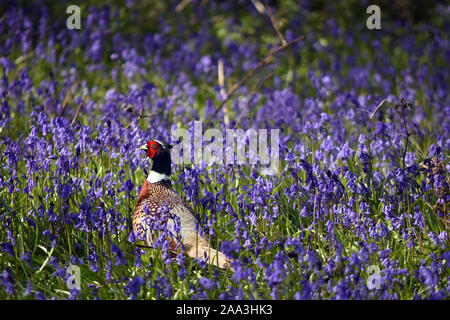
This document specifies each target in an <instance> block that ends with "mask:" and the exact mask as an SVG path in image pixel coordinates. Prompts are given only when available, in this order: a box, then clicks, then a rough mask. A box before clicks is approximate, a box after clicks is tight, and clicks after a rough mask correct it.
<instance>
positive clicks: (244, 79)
mask: <svg viewBox="0 0 450 320" xmlns="http://www.w3.org/2000/svg"><path fill="white" fill-rule="evenodd" d="M306 36H307V35H303V36H300V37H298V38H295V39H294V40H292V41H290V42H288V43H286V44H283V45H281V46H279V47H277V48H276V49H274V50H271V51H270V52H269V53H268V54H267V56H265V57H264V58H263V59H262V60H261V61H260V62H259V63H258V64H257V65H256V66H254V67H253V68H251V69H250V70H249V71H248V72H247V73H246V74H245V75H244V76H243V77H242V78H241V79H240V80H239V81H238V82H236V83H235V84H233V85H232V86H231V87H230V88H229V90H228V93H227V97H226V98H225V100H223V101H222V102H221V103H220V105H219V106H218V107H217V108H216V110H215V111H214V112H213V114H212V115H211V116H209V118H208V119H207V122H208V123H209V122H210V121H211V120H212V118H214V117H215V116H216V115H217V113H218V112H219V111H220V110H221V109H222V107H223V106H224V105H225V103H227V102H228V100H230V98H231V97H232V96H233V94H234V93H235V92H236V90H237V89H239V88H240V87H241V86H243V85H244V84H245V83H246V82H247V81H248V80H249V79H250V78H251V77H252V75H253V74H254V73H255V72H256V71H258V70H259V69H260V68H261V67H263V66H265V65H268V64H270V63H271V62H272V59H273V57H274V56H275V55H276V54H277V53H279V52H280V51H283V50H284V49H286V48H288V47H290V46H292V45H293V44H295V43H297V42H299V41H301V40H303V39H305V38H306Z"/></svg>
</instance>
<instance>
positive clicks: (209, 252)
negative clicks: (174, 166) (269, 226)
mask: <svg viewBox="0 0 450 320" xmlns="http://www.w3.org/2000/svg"><path fill="white" fill-rule="evenodd" d="M141 149H143V150H146V151H147V155H148V156H149V157H150V158H151V159H152V160H153V167H152V171H151V172H150V175H149V177H148V178H147V179H146V180H145V182H144V184H143V186H142V188H141V191H140V193H139V197H138V200H137V203H136V207H135V209H134V212H133V231H134V233H135V235H136V237H137V238H138V239H141V240H145V241H146V242H147V244H148V245H149V246H153V241H154V239H155V233H154V230H151V224H149V223H148V221H147V219H149V218H151V216H154V215H158V216H159V214H160V209H161V208H163V207H165V208H167V209H168V210H169V212H170V214H173V215H175V216H177V217H178V218H179V222H180V232H179V234H180V238H181V242H182V244H183V246H184V252H185V253H186V254H187V255H188V256H190V257H191V258H199V257H204V256H205V254H206V256H207V257H208V260H207V262H208V263H210V264H214V265H218V266H219V267H221V268H227V267H229V266H230V264H229V260H228V259H227V258H226V256H225V255H224V254H223V253H222V252H220V251H218V250H215V249H213V248H211V246H210V244H209V241H208V240H207V239H205V238H204V237H202V236H200V235H199V233H198V231H197V230H196V228H195V226H196V223H197V218H196V214H195V212H194V210H193V209H192V208H191V207H190V206H189V204H188V203H186V201H184V200H183V198H181V197H180V196H179V195H178V194H177V193H176V191H175V190H174V189H173V187H172V184H171V182H170V180H169V179H168V178H169V176H170V161H171V159H170V153H169V150H168V149H169V148H166V146H165V145H164V144H163V143H161V142H160V141H157V140H151V141H149V142H148V143H147V145H145V146H142V147H141ZM155 170H156V171H155ZM149 180H150V181H149ZM173 225H174V221H173V219H168V220H167V227H168V228H170V229H173ZM171 231H172V230H171ZM172 232H173V231H172ZM170 243H171V246H172V249H173V250H174V249H175V247H176V246H177V245H178V244H179V241H178V240H177V239H174V238H171V239H170Z"/></svg>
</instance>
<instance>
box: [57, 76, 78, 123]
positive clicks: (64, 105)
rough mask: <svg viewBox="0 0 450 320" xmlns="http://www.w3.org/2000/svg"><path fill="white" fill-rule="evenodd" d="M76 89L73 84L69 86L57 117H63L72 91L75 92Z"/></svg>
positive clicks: (75, 85)
mask: <svg viewBox="0 0 450 320" xmlns="http://www.w3.org/2000/svg"><path fill="white" fill-rule="evenodd" d="M76 87H77V84H76V83H74V84H72V85H71V86H70V88H69V91H68V92H67V94H66V96H65V97H64V101H63V104H62V109H61V112H60V113H59V117H62V116H63V115H64V112H65V111H66V108H67V105H68V103H69V100H70V98H72V94H73V91H75V89H76Z"/></svg>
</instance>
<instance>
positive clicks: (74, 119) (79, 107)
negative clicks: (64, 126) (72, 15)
mask: <svg viewBox="0 0 450 320" xmlns="http://www.w3.org/2000/svg"><path fill="white" fill-rule="evenodd" d="M86 97H87V93H85V94H84V95H83V99H82V100H81V102H80V104H79V105H78V109H77V112H76V113H75V116H74V117H73V119H72V122H71V123H70V126H69V127H70V128H72V126H73V125H74V124H75V121H77V118H78V114H79V113H80V111H81V107H82V106H83V103H84V100H85V99H86Z"/></svg>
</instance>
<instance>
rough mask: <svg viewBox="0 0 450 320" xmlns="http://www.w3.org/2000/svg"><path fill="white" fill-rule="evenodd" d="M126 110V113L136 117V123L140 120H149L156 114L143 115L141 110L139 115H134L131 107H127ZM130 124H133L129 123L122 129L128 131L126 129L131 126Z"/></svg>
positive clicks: (134, 111)
mask: <svg viewBox="0 0 450 320" xmlns="http://www.w3.org/2000/svg"><path fill="white" fill-rule="evenodd" d="M126 110H127V111H128V112H132V113H133V115H134V116H135V117H137V120H138V121H139V120H141V119H144V118H151V117H153V116H154V115H155V114H156V112H152V113H146V114H143V112H142V109H141V110H140V111H139V114H137V113H136V110H134V108H133V107H128V108H126ZM132 122H133V121H131V122H130V123H128V124H127V125H126V126H125V127H124V129H125V130H126V129H128V128H129V127H130V126H131V123H132Z"/></svg>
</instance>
